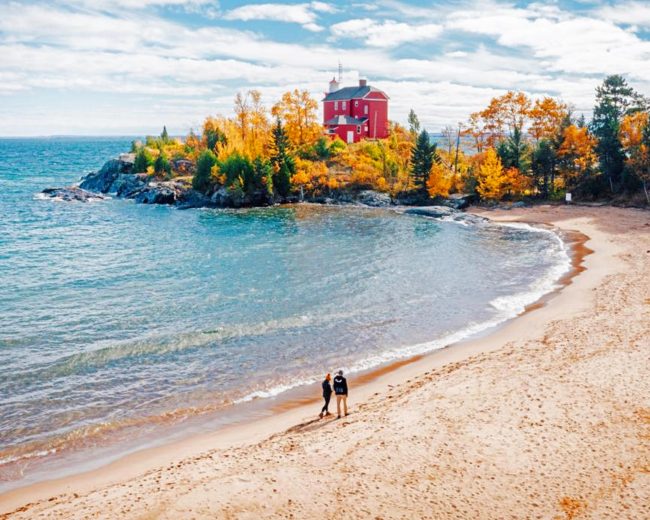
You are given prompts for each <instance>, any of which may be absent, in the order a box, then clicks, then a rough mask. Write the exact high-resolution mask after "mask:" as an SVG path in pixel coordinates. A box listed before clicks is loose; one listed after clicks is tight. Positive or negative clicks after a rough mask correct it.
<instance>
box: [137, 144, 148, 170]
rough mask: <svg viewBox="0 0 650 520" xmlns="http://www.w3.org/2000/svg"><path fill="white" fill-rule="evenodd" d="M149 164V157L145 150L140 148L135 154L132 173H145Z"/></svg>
mask: <svg viewBox="0 0 650 520" xmlns="http://www.w3.org/2000/svg"><path fill="white" fill-rule="evenodd" d="M150 164H151V157H149V154H148V153H147V150H146V149H145V148H144V147H142V148H140V149H139V150H138V153H136V154H135V161H134V162H133V173H145V172H146V171H147V168H148V167H149V165H150Z"/></svg>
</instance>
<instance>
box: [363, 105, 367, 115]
mask: <svg viewBox="0 0 650 520" xmlns="http://www.w3.org/2000/svg"><path fill="white" fill-rule="evenodd" d="M363 113H364V114H365V115H368V105H363Z"/></svg>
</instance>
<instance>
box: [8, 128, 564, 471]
mask: <svg viewBox="0 0 650 520" xmlns="http://www.w3.org/2000/svg"><path fill="white" fill-rule="evenodd" d="M129 143H130V139H127V138H124V139H72V138H70V139H3V140H0V439H1V442H0V478H4V479H5V480H12V479H15V478H19V477H18V476H17V475H21V474H22V470H23V469H24V468H25V467H26V466H27V465H28V464H34V461H35V460H39V459H46V458H48V457H52V456H54V455H55V454H58V453H63V452H66V451H69V450H79V449H82V448H83V449H85V448H87V447H89V446H95V445H99V444H101V443H103V442H107V439H108V438H111V439H113V440H114V439H116V438H120V432H128V436H129V438H134V437H137V436H138V434H139V433H138V432H140V431H145V430H146V431H151V430H152V429H154V430H155V429H156V428H161V429H162V428H165V427H166V426H167V425H169V424H173V423H178V422H179V421H182V420H184V419H186V418H187V417H190V416H196V415H197V414H198V415H200V414H205V415H206V416H208V415H215V414H220V413H223V410H226V409H228V408H231V407H232V406H233V405H235V406H236V405H237V403H241V402H246V401H250V400H255V399H264V398H269V397H273V396H278V395H279V396H281V395H282V393H283V392H284V391H286V390H287V389H289V388H293V387H297V386H300V385H304V384H307V383H310V382H313V381H315V380H318V379H319V378H320V377H321V376H322V374H324V373H325V372H328V371H333V370H335V369H338V368H340V367H342V368H344V369H345V370H347V371H348V372H350V373H351V374H352V376H351V383H352V384H353V381H354V376H353V374H354V373H355V372H358V371H360V370H363V369H368V368H371V367H373V366H377V365H379V364H381V363H385V362H387V361H390V360H394V359H398V358H400V357H406V356H409V355H413V354H417V353H423V352H426V351H430V350H433V349H435V348H440V347H442V346H445V345H447V344H449V343H450V342H452V341H454V340H458V339H462V338H464V337H467V336H468V335H470V334H472V333H477V332H480V331H482V330H486V329H488V328H489V327H492V326H494V325H495V324H498V323H500V322H502V321H504V320H505V319H508V318H510V317H512V316H514V315H516V314H517V313H518V312H521V310H523V307H524V306H525V305H527V304H529V303H532V302H533V301H535V300H536V299H537V298H538V297H539V296H541V295H542V294H544V293H545V292H548V291H549V290H551V289H552V288H553V285H554V283H555V282H556V280H557V279H558V277H559V276H560V275H561V274H562V273H563V272H564V271H565V270H566V269H567V268H568V257H567V255H566V252H565V251H564V247H563V245H562V243H561V242H560V241H559V239H558V238H557V237H556V236H555V235H553V234H551V233H549V232H542V231H537V230H534V229H531V228H528V227H525V226H523V227H503V226H493V225H484V226H463V225H459V224H457V223H451V222H440V221H435V220H431V219H426V218H422V217H411V216H405V215H399V214H397V213H395V212H393V211H390V210H375V209H364V208H329V207H320V206H310V205H299V206H293V207H278V208H266V209H251V210H241V211H225V210H187V211H179V210H176V209H173V208H169V207H165V206H146V205H136V204H134V203H133V202H131V201H123V200H108V201H100V202H93V203H87V204H83V203H65V202H56V201H53V200H42V199H40V198H39V197H37V196H35V195H36V194H37V193H38V192H39V191H40V190H42V189H43V188H46V187H52V186H63V185H66V184H70V183H72V182H75V181H77V180H78V179H79V177H80V176H81V175H83V174H84V173H87V172H88V171H90V170H94V169H97V168H99V167H100V166H101V164H102V163H103V162H104V161H105V160H106V159H108V158H110V157H113V156H115V155H117V154H118V153H119V152H122V151H124V150H126V149H128V147H129ZM122 435H126V434H124V433H122Z"/></svg>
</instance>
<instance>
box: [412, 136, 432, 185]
mask: <svg viewBox="0 0 650 520" xmlns="http://www.w3.org/2000/svg"><path fill="white" fill-rule="evenodd" d="M436 157H437V154H436V144H435V143H433V144H432V143H431V142H430V140H429V134H428V132H427V131H426V130H422V132H420V134H419V135H418V138H417V140H416V142H415V145H413V147H412V148H411V177H412V178H413V183H414V184H415V187H416V189H417V190H418V191H422V192H425V193H426V191H427V180H428V178H429V174H430V173H431V167H432V166H433V163H434V161H435V160H436Z"/></svg>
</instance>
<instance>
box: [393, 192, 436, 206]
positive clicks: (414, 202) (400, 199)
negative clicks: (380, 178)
mask: <svg viewBox="0 0 650 520" xmlns="http://www.w3.org/2000/svg"><path fill="white" fill-rule="evenodd" d="M395 203H396V204H398V205H400V206H433V205H434V201H433V199H431V198H430V197H429V194H428V193H423V192H421V191H419V190H409V191H402V192H400V193H398V194H397V197H396V198H395Z"/></svg>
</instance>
